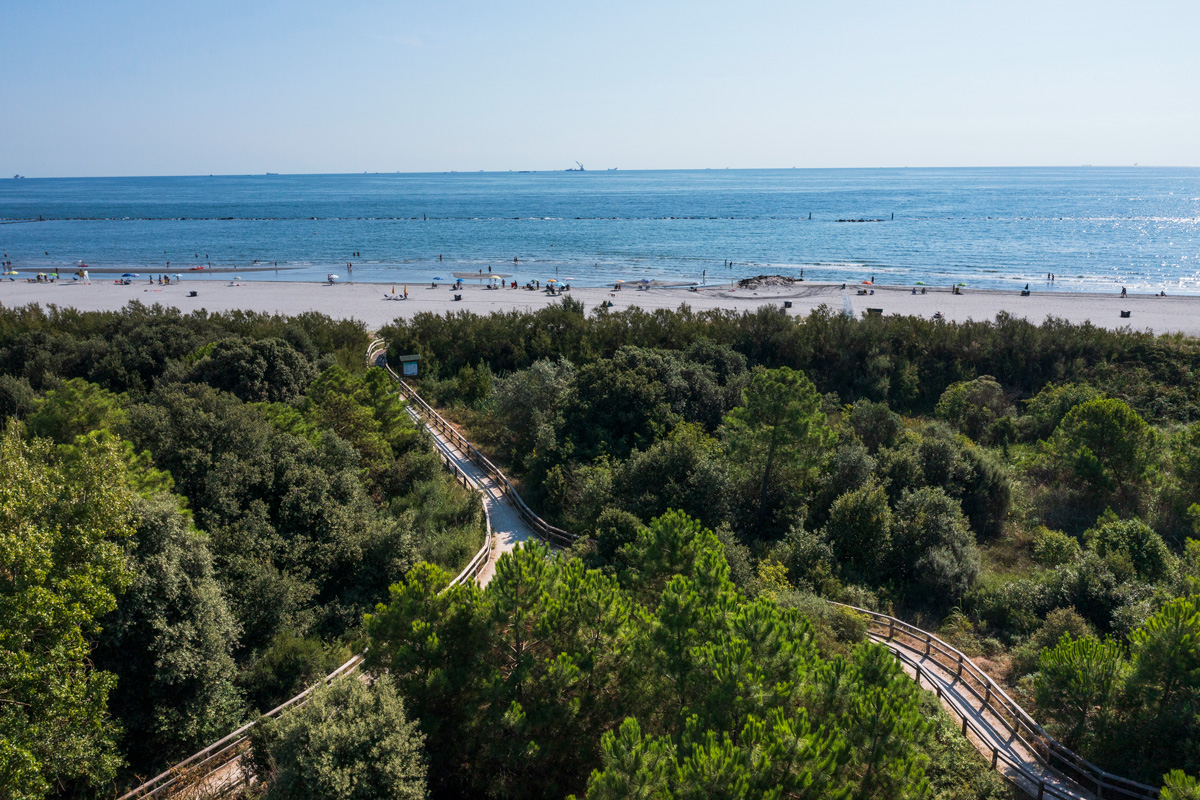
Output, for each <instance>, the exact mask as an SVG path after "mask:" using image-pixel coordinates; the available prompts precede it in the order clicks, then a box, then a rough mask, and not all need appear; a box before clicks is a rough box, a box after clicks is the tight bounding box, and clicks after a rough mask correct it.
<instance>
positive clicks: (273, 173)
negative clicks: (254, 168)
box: [267, 172, 279, 175]
mask: <svg viewBox="0 0 1200 800" xmlns="http://www.w3.org/2000/svg"><path fill="white" fill-rule="evenodd" d="M267 174H268V175H278V174H279V173H278V172H268V173H267Z"/></svg>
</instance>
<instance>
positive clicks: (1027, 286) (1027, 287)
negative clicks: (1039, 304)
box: [1025, 283, 1029, 292]
mask: <svg viewBox="0 0 1200 800" xmlns="http://www.w3.org/2000/svg"><path fill="white" fill-rule="evenodd" d="M1025 291H1027V292H1028V291H1029V284H1028V283H1027V284H1025Z"/></svg>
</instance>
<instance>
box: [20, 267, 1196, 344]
mask: <svg viewBox="0 0 1200 800" xmlns="http://www.w3.org/2000/svg"><path fill="white" fill-rule="evenodd" d="M841 286H842V285H841V284H818V283H795V284H793V285H790V286H789V285H784V286H760V287H758V288H754V289H746V288H738V287H736V286H731V285H728V284H725V285H717V286H706V287H701V288H700V289H699V290H698V291H691V290H689V289H687V288H678V287H676V288H667V287H663V286H651V287H650V288H646V289H637V288H633V285H632V284H631V285H629V288H626V289H623V290H622V291H619V292H613V291H612V290H611V288H609V289H604V288H594V287H592V288H577V289H573V290H572V291H570V292H569V293H568V294H569V295H570V296H571V297H573V298H575V299H576V300H579V301H581V302H582V303H583V304H584V307H585V308H586V309H587V310H589V311H590V310H591V309H593V308H595V307H596V306H597V305H599V304H600V303H603V302H608V301H611V302H612V303H613V308H614V309H615V310H620V309H624V308H629V307H631V306H639V307H641V308H644V309H648V310H651V309H659V308H669V309H673V308H677V307H678V306H679V305H680V304H683V303H686V304H687V305H689V306H691V307H692V308H693V309H696V310H705V309H714V308H724V309H732V310H736V311H743V310H753V309H756V308H758V307H760V306H764V305H771V306H775V307H782V305H783V303H784V302H785V301H790V302H791V303H792V306H791V308H789V309H787V313H788V314H791V315H799V316H804V315H807V314H809V313H810V312H811V311H812V310H813V309H815V308H817V307H819V306H820V305H822V304H824V305H827V306H829V307H830V308H831V309H833V310H835V311H848V312H850V313H852V314H853V315H854V316H856V317H858V316H861V315H862V314H863V313H865V312H866V311H867V309H868V308H879V309H882V311H883V313H884V314H885V315H892V314H902V315H913V316H919V317H924V318H927V319H928V318H930V317H932V316H933V315H934V314H935V313H937V312H941V313H942V314H944V315H945V318H946V319H947V320H953V321H965V320H977V321H978V320H992V319H995V317H996V315H997V314H998V313H1000V312H1007V313H1008V314H1011V315H1013V316H1015V317H1022V318H1024V319H1027V320H1029V321H1031V322H1035V323H1040V322H1042V321H1044V320H1045V319H1046V318H1047V317H1050V316H1053V317H1057V318H1060V319H1065V320H1067V321H1069V322H1073V323H1082V322H1086V321H1090V322H1091V323H1092V324H1094V325H1097V326H1099V327H1104V328H1110V329H1118V328H1126V327H1127V328H1130V329H1132V330H1135V331H1147V330H1148V331H1153V332H1154V333H1160V334H1161V333H1182V334H1186V335H1189V336H1200V297H1186V296H1180V297H1155V296H1137V295H1130V296H1129V297H1127V298H1121V297H1119V296H1117V295H1116V294H1112V295H1107V294H1105V295H1100V294H1084V293H1065V292H1033V293H1032V294H1031V295H1030V296H1028V297H1021V296H1020V294H1019V293H1018V292H1005V291H986V290H968V291H965V293H964V294H961V295H954V294H951V293H950V291H949V290H948V289H936V290H932V289H931V290H929V292H928V294H924V295H922V294H915V295H914V294H912V289H911V287H885V286H877V287H875V294H874V295H859V294H857V291H858V289H859V288H860V287H859V286H847V288H846V289H845V290H843V289H842V288H841ZM392 288H393V287H392V285H391V284H373V283H352V282H346V283H337V284H334V285H332V286H331V285H329V284H327V283H306V282H254V281H239V282H231V283H230V284H225V283H218V282H214V281H207V280H206V281H203V282H200V281H195V282H189V281H188V280H187V278H184V279H183V281H182V283H178V284H173V285H170V286H160V285H157V284H149V283H146V282H134V283H132V284H130V285H128V286H126V285H123V284H117V283H114V282H113V281H107V280H103V279H100V280H93V281H92V282H91V284H90V285H83V284H82V283H80V282H75V281H69V280H68V281H59V282H56V283H52V284H51V283H26V282H23V281H3V282H0V306H4V307H7V308H15V307H19V306H24V305H28V304H30V303H40V304H42V305H50V304H53V305H56V306H59V307H62V308H68V307H73V308H76V309H79V310H81V311H102V310H103V311H111V310H117V309H120V308H122V307H123V306H125V305H126V304H127V303H129V302H131V301H134V300H136V301H139V302H142V303H145V304H147V305H153V304H155V303H161V304H162V305H165V306H174V307H176V308H179V309H181V310H183V311H185V312H189V311H194V310H197V309H207V310H208V311H229V310H233V309H245V310H251V311H263V312H270V313H279V314H298V313H303V312H306V311H319V312H322V313H324V314H328V315H330V316H332V317H337V318H343V319H344V318H353V319H358V320H362V321H363V322H365V323H366V324H367V325H368V326H369V327H370V328H371V329H377V328H378V327H379V326H380V325H383V324H385V323H388V322H391V321H392V320H394V319H396V318H397V317H411V316H413V315H415V314H417V313H419V312H422V311H432V312H435V313H444V312H446V311H472V312H475V313H477V314H489V313H491V312H494V311H507V310H511V309H536V308H541V307H543V306H546V305H548V304H551V303H555V302H558V300H559V298H558V297H551V296H549V295H547V294H546V293H544V292H537V291H528V290H525V289H495V290H493V289H486V288H483V287H481V286H477V285H468V286H464V287H462V288H461V289H451V288H450V285H449V284H443V285H441V286H439V287H438V288H436V289H434V288H431V287H430V286H429V285H428V284H424V285H420V286H415V285H413V284H409V285H408V295H409V296H408V299H407V300H404V299H393V298H399V297H400V296H401V295H402V293H403V290H404V287H403V286H402V285H399V284H398V285H396V287H395V291H396V292H397V294H396V295H393V294H392ZM191 291H195V292H197V296H196V297H189V296H188V293H189V292H191ZM455 294H461V295H462V300H461V301H455V300H454V295H455ZM1122 311H1129V312H1130V316H1129V317H1128V318H1122V317H1121V312H1122Z"/></svg>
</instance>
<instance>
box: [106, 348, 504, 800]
mask: <svg viewBox="0 0 1200 800" xmlns="http://www.w3.org/2000/svg"><path fill="white" fill-rule="evenodd" d="M375 352H377V348H376V347H375V346H374V345H372V349H371V350H368V352H367V355H368V360H370V359H371V358H373V357H374V355H375ZM389 372H390V370H389ZM393 375H394V373H393ZM410 391H411V390H410ZM423 402H424V401H422V403H423ZM439 419H440V417H439ZM442 424H443V425H444V424H445V420H442ZM456 433H457V432H456ZM459 438H460V439H461V438H462V437H461V436H460V437H459ZM463 441H466V440H465V439H464V440H463ZM464 452H466V451H464ZM437 453H438V456H439V457H440V458H441V459H442V464H443V466H445V467H446V469H447V470H449V471H450V473H451V474H452V475H453V476H454V480H455V481H456V482H458V483H461V484H462V485H463V486H464V487H466V488H468V489H474V490H475V491H478V492H481V493H482V492H483V491H484V488H483V487H482V486H480V485H479V484H477V483H476V482H475V481H474V480H472V479H471V477H470V476H469V475H467V474H466V473H465V472H463V471H462V469H460V468H459V466H458V465H457V464H456V463H454V459H453V458H451V457H450V454H449V453H447V452H445V451H444V450H442V449H441V448H440V447H438V448H437ZM483 534H484V538H483V546H482V547H481V548H479V550H478V551H477V552H476V553H475V555H474V556H472V558H471V560H470V561H469V562H468V563H467V566H466V567H464V568H463V570H462V572H460V573H458V575H457V576H456V577H455V578H454V580H452V581H450V583H449V584H448V585H447V586H446V588H447V589H449V588H450V587H451V586H457V585H458V584H460V583H466V582H468V581H472V580H474V579H475V578H476V577H477V576H478V575H479V573H480V572H482V571H483V569H484V567H486V566H487V564H488V561H489V559H490V557H491V553H492V521H491V516H490V515H489V514H488V509H487V503H483ZM442 591H445V589H443V590H442ZM364 657H365V654H363V653H359V654H358V655H356V656H354V657H353V658H351V659H350V660H349V661H347V662H346V663H345V664H342V665H341V666H340V667H338V668H337V669H335V670H334V671H333V672H331V673H329V674H328V675H326V676H325V678H324V679H323V680H322V682H321V683H318V684H313V685H312V686H310V687H308V688H307V689H305V690H304V691H303V692H301V693H300V694H298V695H296V696H295V697H293V698H292V699H290V700H288V701H287V702H285V703H283V704H281V705H278V706H276V707H275V708H273V709H271V710H270V711H268V712H267V713H265V714H263V715H262V716H260V717H259V718H258V719H256V720H254V721H253V722H250V723H247V724H246V725H243V726H242V727H240V728H238V729H237V730H236V731H234V732H233V733H231V734H229V735H228V736H226V737H225V738H224V739H221V740H220V741H219V742H217V743H215V744H212V745H210V746H208V747H206V748H204V749H203V750H201V751H200V752H198V753H196V754H194V755H192V756H189V757H188V758H186V759H184V760H183V761H181V762H179V763H178V764H176V765H174V766H173V767H171V768H170V769H169V770H167V771H165V772H163V773H161V774H159V775H156V776H154V777H153V778H151V779H150V780H148V781H146V782H145V783H143V784H142V785H140V786H138V787H137V788H135V789H131V790H130V791H128V792H126V793H125V794H123V795H121V797H120V798H118V800H134V799H135V798H150V797H160V796H161V797H166V796H168V795H172V794H176V795H184V794H187V793H188V792H189V790H191V791H192V792H194V793H195V794H196V796H198V797H219V796H221V795H223V794H226V793H228V792H231V791H233V790H235V789H237V788H239V787H240V786H241V785H242V781H241V780H231V779H227V780H225V781H222V782H220V785H216V784H215V783H214V776H215V775H216V773H217V771H218V770H220V769H221V768H222V767H224V766H226V765H229V764H230V763H231V762H233V761H235V760H236V759H238V758H240V757H241V756H242V754H243V753H245V751H246V748H247V747H248V746H249V742H250V731H251V729H253V728H254V726H255V725H257V724H258V723H259V722H260V721H261V720H262V719H263V718H264V717H266V718H268V719H275V718H277V717H278V716H279V715H281V714H283V713H284V712H285V711H287V710H289V709H292V708H299V707H300V706H303V705H304V704H305V703H306V702H307V701H308V698H309V696H310V695H312V693H313V690H314V689H316V688H317V686H321V685H324V684H329V683H330V682H332V681H333V680H335V679H336V678H339V677H341V676H343V675H349V674H351V673H353V672H354V671H355V670H357V669H358V667H359V666H360V665H361V664H362V662H363V658H364Z"/></svg>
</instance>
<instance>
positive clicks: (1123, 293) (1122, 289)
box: [1121, 286, 1129, 297]
mask: <svg viewBox="0 0 1200 800" xmlns="http://www.w3.org/2000/svg"><path fill="white" fill-rule="evenodd" d="M1128 296H1129V293H1128V292H1126V291H1125V287H1124V286H1122V287H1121V297H1128Z"/></svg>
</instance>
